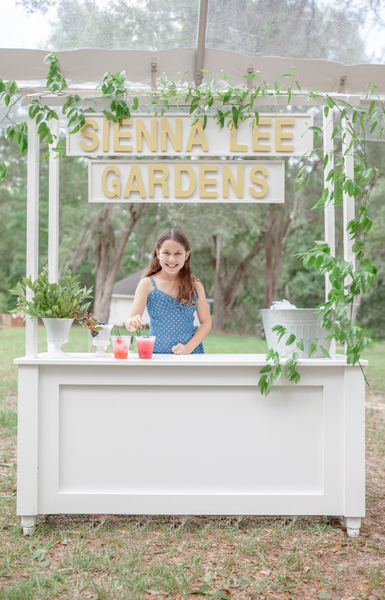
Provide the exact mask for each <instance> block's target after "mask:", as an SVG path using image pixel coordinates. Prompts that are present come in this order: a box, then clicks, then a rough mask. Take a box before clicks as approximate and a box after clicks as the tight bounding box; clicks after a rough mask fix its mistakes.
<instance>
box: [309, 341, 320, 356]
mask: <svg viewBox="0 0 385 600" xmlns="http://www.w3.org/2000/svg"><path fill="white" fill-rule="evenodd" d="M317 350H318V346H317V344H310V350H309V358H310V357H311V356H313V354H314V353H315V352H317Z"/></svg>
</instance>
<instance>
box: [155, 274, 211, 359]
mask: <svg viewBox="0 0 385 600" xmlns="http://www.w3.org/2000/svg"><path fill="white" fill-rule="evenodd" d="M149 279H150V281H151V283H152V285H153V289H152V290H151V292H150V293H149V295H148V298H147V311H148V314H149V315H150V331H149V334H148V335H154V336H155V337H156V339H155V345H154V353H155V354H172V353H173V352H172V347H173V346H176V344H187V342H189V341H190V340H191V338H192V336H193V335H194V333H195V331H196V329H195V327H194V314H195V311H196V304H181V303H180V302H177V300H176V298H173V297H172V296H170V295H169V294H166V293H165V292H162V291H161V290H159V289H158V288H157V287H156V284H155V281H154V280H153V278H152V277H151V276H150V277H149ZM196 296H197V295H196V292H194V302H196ZM191 354H204V350H203V345H202V343H200V344H199V346H197V347H196V348H195V350H193V351H192V352H191Z"/></svg>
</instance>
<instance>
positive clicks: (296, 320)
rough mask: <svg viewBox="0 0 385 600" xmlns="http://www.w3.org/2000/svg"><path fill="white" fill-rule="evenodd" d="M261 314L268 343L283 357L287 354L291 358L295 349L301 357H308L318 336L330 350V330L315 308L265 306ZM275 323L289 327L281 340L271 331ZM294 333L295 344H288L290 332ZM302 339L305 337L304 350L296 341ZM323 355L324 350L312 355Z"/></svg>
mask: <svg viewBox="0 0 385 600" xmlns="http://www.w3.org/2000/svg"><path fill="white" fill-rule="evenodd" d="M261 314H262V320H263V327H264V330H265V336H266V341H267V345H268V346H269V348H273V350H274V351H275V352H278V353H279V355H280V356H281V357H283V356H284V355H287V358H289V356H290V354H291V353H292V352H294V351H295V352H298V356H299V357H300V358H307V357H308V356H309V351H310V344H313V343H314V342H315V340H316V338H318V339H319V340H320V343H321V346H323V347H324V348H326V350H327V351H328V352H329V350H330V344H331V340H327V341H326V340H325V338H326V337H327V336H328V335H329V333H330V332H329V331H327V330H326V329H323V328H322V316H321V315H319V314H317V313H316V312H315V311H314V309H313V308H297V309H287V308H282V309H281V308H277V309H270V308H263V309H261ZM275 325H282V326H283V327H286V329H287V334H286V335H284V336H283V337H282V339H281V341H280V342H278V335H277V333H276V332H275V331H271V330H272V328H273V327H274V326H275ZM292 333H294V335H295V336H296V338H297V339H296V341H295V342H294V344H291V345H290V346H286V341H287V340H288V338H289V335H288V334H292ZM300 339H303V342H304V351H302V350H299V349H298V348H297V346H296V342H298V341H299V340H300ZM322 356H323V354H322V351H321V350H318V351H317V352H316V353H315V354H313V355H312V358H313V357H314V358H322Z"/></svg>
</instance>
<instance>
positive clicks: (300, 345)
mask: <svg viewBox="0 0 385 600" xmlns="http://www.w3.org/2000/svg"><path fill="white" fill-rule="evenodd" d="M296 346H297V348H298V350H302V352H304V351H305V347H304V345H303V340H299V342H297V343H296Z"/></svg>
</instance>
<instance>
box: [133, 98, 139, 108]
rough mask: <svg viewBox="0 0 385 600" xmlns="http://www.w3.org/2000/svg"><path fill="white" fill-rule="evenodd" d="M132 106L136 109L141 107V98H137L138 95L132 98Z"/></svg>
mask: <svg viewBox="0 0 385 600" xmlns="http://www.w3.org/2000/svg"><path fill="white" fill-rule="evenodd" d="M132 108H133V109H134V110H138V108H139V98H137V97H136V96H135V97H134V98H133V100H132Z"/></svg>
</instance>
